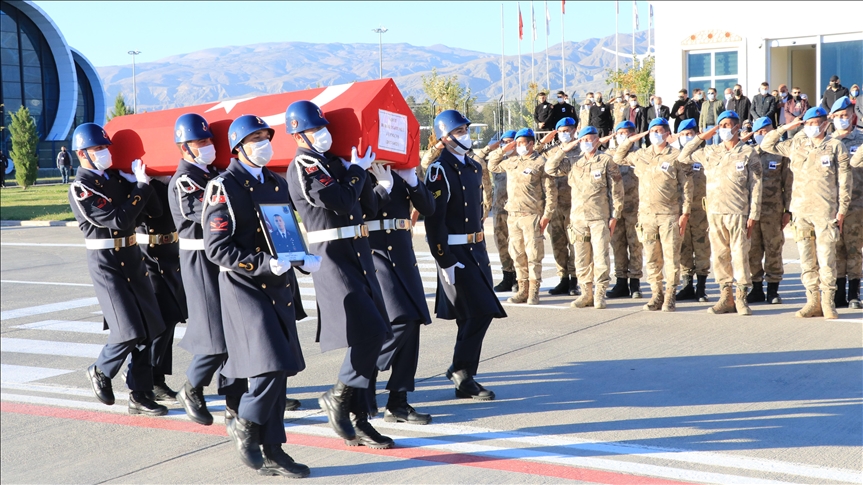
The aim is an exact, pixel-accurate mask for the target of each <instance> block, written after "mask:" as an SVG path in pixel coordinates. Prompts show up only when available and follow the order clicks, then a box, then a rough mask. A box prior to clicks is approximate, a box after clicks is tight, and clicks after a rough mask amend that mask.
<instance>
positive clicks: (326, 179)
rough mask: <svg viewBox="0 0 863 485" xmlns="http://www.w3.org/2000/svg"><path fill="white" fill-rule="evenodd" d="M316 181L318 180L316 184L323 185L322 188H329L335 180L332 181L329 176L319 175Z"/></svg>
mask: <svg viewBox="0 0 863 485" xmlns="http://www.w3.org/2000/svg"><path fill="white" fill-rule="evenodd" d="M317 180H318V182H320V183H321V185H323V186H324V187H329V186H330V185H332V184H333V182H335V180H333V178H332V177H330V176H329V175H325V174H321V175H320V176H319V177H318V178H317Z"/></svg>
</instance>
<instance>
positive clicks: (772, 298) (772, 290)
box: [767, 282, 782, 305]
mask: <svg viewBox="0 0 863 485" xmlns="http://www.w3.org/2000/svg"><path fill="white" fill-rule="evenodd" d="M767 303H769V304H771V305H779V304H780V303H782V297H780V296H779V283H778V282H776V283H767Z"/></svg>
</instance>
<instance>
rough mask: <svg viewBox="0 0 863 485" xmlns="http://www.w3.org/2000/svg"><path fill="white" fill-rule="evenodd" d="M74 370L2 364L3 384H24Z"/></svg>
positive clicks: (0, 372) (0, 365)
mask: <svg viewBox="0 0 863 485" xmlns="http://www.w3.org/2000/svg"><path fill="white" fill-rule="evenodd" d="M72 372H75V371H73V370H66V369H51V368H49V367H32V366H28V365H12V364H0V376H2V378H3V384H6V383H11V384H24V383H27V382H33V381H38V380H39V379H47V378H49V377H56V376H62V375H64V374H71V373H72Z"/></svg>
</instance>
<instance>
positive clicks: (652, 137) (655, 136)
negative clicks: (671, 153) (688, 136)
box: [647, 131, 665, 145]
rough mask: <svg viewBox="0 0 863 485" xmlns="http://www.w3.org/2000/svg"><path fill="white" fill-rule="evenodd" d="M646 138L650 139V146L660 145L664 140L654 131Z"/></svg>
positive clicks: (660, 134)
mask: <svg viewBox="0 0 863 485" xmlns="http://www.w3.org/2000/svg"><path fill="white" fill-rule="evenodd" d="M647 136H648V137H650V143H651V144H652V145H661V144H662V142H663V141H664V140H665V137H664V136H662V133H657V132H655V131H654V132H653V133H650V134H649V135H647Z"/></svg>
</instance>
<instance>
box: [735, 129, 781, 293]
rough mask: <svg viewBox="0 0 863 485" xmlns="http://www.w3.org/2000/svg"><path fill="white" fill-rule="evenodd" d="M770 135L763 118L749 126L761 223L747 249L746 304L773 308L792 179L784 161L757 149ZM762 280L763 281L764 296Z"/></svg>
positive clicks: (754, 230)
mask: <svg viewBox="0 0 863 485" xmlns="http://www.w3.org/2000/svg"><path fill="white" fill-rule="evenodd" d="M771 131H773V121H772V120H771V119H770V118H768V117H766V116H765V117H762V118H758V119H756V120H755V122H754V123H753V124H752V133H753V134H754V135H753V137H754V139H755V143H756V145H755V151H756V152H758V155H759V158H760V159H761V173H762V179H761V220H759V221H758V222H757V223H756V224H755V226H753V228H752V247H751V248H750V249H749V267H750V269H751V270H752V292H750V293H749V296H747V297H746V301H748V302H749V303H760V302H763V301H765V300H766V301H767V303H769V304H773V305H776V304H779V303H782V298H780V297H779V282H780V281H782V275H783V274H785V267H784V265H783V263H782V247H783V246H785V234H784V233H783V230H784V229H785V226H787V225H788V222H790V221H791V212H789V211H788V209H789V208H790V205H791V181H792V178H791V170H790V168H789V167H788V164H789V162H790V160H788V158H786V157H783V156H781V155H774V154H773V153H767V152H765V151H764V150H763V149H762V148H761V147H760V146H759V145H760V144H761V142H762V141H763V140H764V137H765V136H766V135H767V134H768V133H770V132H771ZM762 260H763V261H764V262H763V264H762ZM764 280H767V295H766V296H765V295H764Z"/></svg>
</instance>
